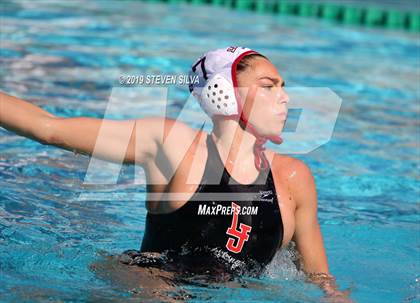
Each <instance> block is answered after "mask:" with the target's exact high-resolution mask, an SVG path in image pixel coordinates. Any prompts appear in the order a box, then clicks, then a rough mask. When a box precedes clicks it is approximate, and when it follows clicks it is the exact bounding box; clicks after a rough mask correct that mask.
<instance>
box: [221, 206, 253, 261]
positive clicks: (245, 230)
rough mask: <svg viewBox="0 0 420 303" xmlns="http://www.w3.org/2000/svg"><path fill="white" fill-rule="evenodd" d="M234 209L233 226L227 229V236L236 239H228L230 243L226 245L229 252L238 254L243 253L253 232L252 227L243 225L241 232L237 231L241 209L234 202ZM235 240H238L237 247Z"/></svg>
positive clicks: (240, 228)
mask: <svg viewBox="0 0 420 303" xmlns="http://www.w3.org/2000/svg"><path fill="white" fill-rule="evenodd" d="M232 208H233V209H234V212H233V218H232V224H231V225H230V227H229V228H228V229H227V231H226V234H227V235H229V236H232V237H235V238H229V239H228V241H227V243H226V248H227V249H228V250H229V251H231V252H233V253H235V254H237V253H240V252H241V251H242V248H243V247H244V244H245V241H248V239H249V233H250V232H251V229H252V226H249V225H246V224H243V223H241V224H240V225H239V230H238V229H237V227H238V216H239V211H240V209H241V207H240V206H239V205H237V204H235V203H233V202H232ZM235 239H237V243H236V245H234V243H235Z"/></svg>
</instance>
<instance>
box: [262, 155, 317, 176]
mask: <svg viewBox="0 0 420 303" xmlns="http://www.w3.org/2000/svg"><path fill="white" fill-rule="evenodd" d="M267 151H268V152H269V153H270V154H271V158H272V162H271V168H272V170H275V171H276V173H278V174H280V175H281V176H283V177H285V178H288V179H289V178H294V179H297V180H300V181H306V180H308V179H309V180H311V179H312V178H313V175H312V172H311V170H310V168H309V166H308V165H307V164H306V163H305V162H304V161H302V160H301V159H298V158H294V157H291V156H288V155H283V154H280V153H278V152H276V151H273V150H270V149H267Z"/></svg>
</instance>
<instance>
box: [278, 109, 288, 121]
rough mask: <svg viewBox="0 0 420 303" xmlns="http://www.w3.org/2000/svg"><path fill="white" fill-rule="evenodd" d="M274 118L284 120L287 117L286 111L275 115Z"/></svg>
mask: <svg viewBox="0 0 420 303" xmlns="http://www.w3.org/2000/svg"><path fill="white" fill-rule="evenodd" d="M276 116H280V117H282V118H283V119H286V117H287V111H286V112H282V113H278V114H276Z"/></svg>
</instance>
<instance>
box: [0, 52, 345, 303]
mask: <svg viewBox="0 0 420 303" xmlns="http://www.w3.org/2000/svg"><path fill="white" fill-rule="evenodd" d="M191 73H192V74H194V75H197V76H198V77H199V80H200V81H199V83H198V84H192V85H190V92H191V93H192V94H193V95H194V96H195V97H196V98H197V99H198V101H199V102H200V105H201V107H202V108H203V109H204V111H205V112H206V113H207V114H208V115H209V116H210V117H211V119H212V121H213V124H214V127H213V130H212V132H211V133H210V134H208V133H206V132H204V131H202V130H197V129H193V128H191V127H189V126H188V125H186V124H184V123H182V122H180V121H175V120H172V119H168V118H165V117H150V118H143V119H136V120H125V121H115V120H105V119H94V118H86V117H77V118H59V117H56V116H54V115H52V114H50V113H48V112H46V111H44V110H43V109H41V108H39V107H37V106H35V105H33V104H30V103H28V102H25V101H23V100H20V99H17V98H15V97H12V96H9V95H6V94H1V103H0V104H1V116H0V122H1V123H0V126H2V127H4V128H6V129H8V130H10V131H13V132H15V133H17V134H19V135H23V136H26V137H28V138H31V139H34V140H36V141H38V142H41V143H43V144H47V145H53V146H57V147H61V148H64V149H67V150H71V151H76V152H79V153H83V154H87V155H91V156H94V157H98V158H101V159H106V160H109V161H118V159H119V156H120V153H121V152H123V161H124V163H133V164H137V165H141V166H142V167H143V168H144V170H145V173H146V178H147V182H148V185H147V194H148V199H147V201H146V208H147V211H148V213H147V218H146V229H145V235H144V239H143V243H142V246H141V250H140V251H135V250H130V251H126V252H125V254H124V256H125V257H124V258H122V260H123V262H125V263H128V264H131V265H133V264H135V265H137V266H150V267H161V268H166V269H168V270H169V269H170V266H171V265H172V266H173V268H175V269H179V268H183V269H185V270H187V271H190V272H196V273H204V272H206V273H211V274H213V275H221V274H223V273H232V274H241V275H242V274H243V275H246V274H249V275H252V276H259V275H260V274H261V273H262V272H263V270H264V268H265V267H266V265H267V264H268V263H270V261H271V260H272V259H273V257H274V255H275V253H276V252H277V250H279V249H281V248H282V247H283V248H284V247H285V246H287V245H288V243H289V242H290V241H291V240H293V241H294V242H295V243H296V248H297V250H298V252H299V255H300V267H301V268H302V269H303V270H304V272H305V273H307V275H308V278H309V279H310V280H311V281H312V282H314V283H317V284H319V285H320V286H321V287H322V288H323V290H324V291H325V292H326V293H327V294H328V295H329V297H333V298H335V299H334V300H342V301H343V302H349V301H350V300H349V299H347V293H344V292H341V291H339V290H338V288H337V285H336V284H335V281H334V277H333V276H332V275H331V274H330V273H329V269H328V262H327V256H326V252H325V248H324V244H323V239H322V235H321V231H320V226H319V224H318V220H317V197H316V189H315V184H314V179H313V176H312V174H311V172H310V170H309V168H308V167H307V166H306V165H305V164H304V163H303V162H302V161H300V160H297V159H294V158H291V157H288V156H284V155H280V154H278V153H276V152H274V151H273V150H270V149H266V148H265V147H264V143H265V142H266V141H267V140H271V141H272V142H274V143H276V144H280V143H281V142H282V139H281V138H280V137H279V134H280V133H281V131H282V129H283V126H284V123H285V120H286V116H287V103H288V95H287V93H286V92H285V90H284V81H283V79H282V77H281V76H280V75H279V73H278V71H277V69H276V68H275V66H274V65H273V64H272V63H271V62H270V61H269V60H268V59H267V58H266V57H264V56H263V55H261V54H259V53H257V52H255V51H253V50H250V49H247V48H243V47H229V48H225V49H217V50H214V51H209V52H207V53H205V54H204V55H203V56H202V57H200V58H199V59H198V60H197V61H196V62H195V63H194V64H193V65H192V71H191ZM99 134H100V135H101V136H102V137H101V138H102V139H101V141H105V142H106V144H98V143H97V138H98V136H99ZM169 134H170V135H169ZM127 138H129V144H128V147H127V148H126V149H125V147H126V144H125V143H124V142H125V140H126V139H127ZM103 139H105V140H103ZM111 146H112V148H111ZM120 146H121V148H120ZM152 196H153V197H154V198H153V199H152V198H151V197H152ZM156 197H159V198H156ZM165 266H166V267H165Z"/></svg>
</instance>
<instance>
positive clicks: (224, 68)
mask: <svg viewBox="0 0 420 303" xmlns="http://www.w3.org/2000/svg"><path fill="white" fill-rule="evenodd" d="M252 54H259V53H258V52H256V51H254V50H251V49H249V48H245V47H233V46H231V47H228V48H221V49H216V50H212V51H209V52H207V53H205V54H204V55H202V56H201V57H200V58H199V59H198V60H197V61H196V62H195V63H194V64H193V65H192V67H191V72H190V75H196V76H198V79H199V81H198V83H196V82H194V84H191V85H190V87H189V88H190V92H191V93H192V94H193V96H194V97H195V98H196V99H197V100H198V101H199V103H200V106H201V107H202V108H203V110H204V111H205V112H206V113H207V115H209V116H210V117H211V118H213V117H216V116H219V117H223V118H224V119H235V120H238V121H240V122H242V123H243V125H244V127H246V129H247V130H249V131H250V132H251V133H252V134H253V135H254V136H255V138H256V139H257V140H256V142H255V145H254V155H255V161H254V162H255V167H256V168H257V169H258V170H261V169H264V170H265V169H267V168H268V167H269V163H268V160H267V158H266V157H265V154H264V152H263V151H264V150H265V147H263V145H264V144H265V142H266V141H267V140H271V141H272V142H273V143H276V144H280V143H282V142H283V140H282V139H281V137H280V136H270V137H265V136H262V135H260V134H259V133H258V132H257V131H256V130H255V128H254V126H253V125H252V124H251V123H248V121H247V119H246V117H244V115H243V112H242V109H243V102H242V101H241V97H240V95H239V92H238V81H237V72H236V67H237V65H238V63H239V62H240V61H241V59H242V58H244V57H245V56H248V55H252Z"/></svg>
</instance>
